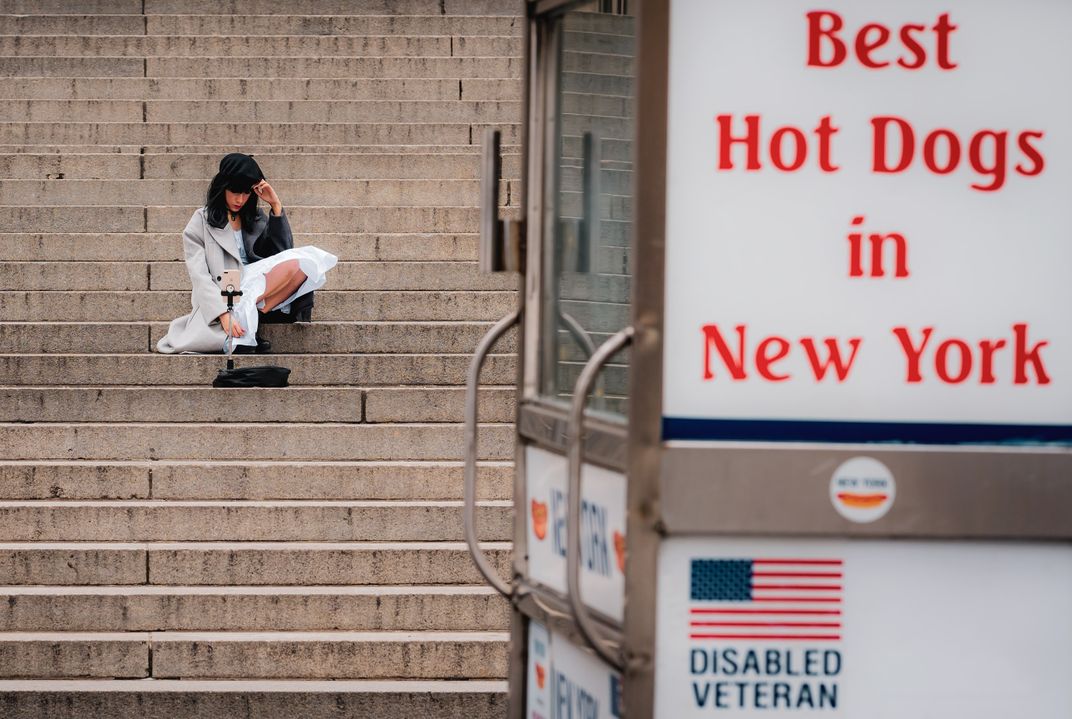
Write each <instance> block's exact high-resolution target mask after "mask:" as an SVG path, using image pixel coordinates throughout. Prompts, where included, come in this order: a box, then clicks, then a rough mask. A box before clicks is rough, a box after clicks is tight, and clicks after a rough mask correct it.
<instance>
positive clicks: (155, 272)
mask: <svg viewBox="0 0 1072 719" xmlns="http://www.w3.org/2000/svg"><path fill="white" fill-rule="evenodd" d="M24 264H25V265H33V266H34V267H35V268H36V267H37V266H38V265H41V266H43V265H45V264H49V263H24ZM64 264H65V266H66V267H67V268H68V269H67V272H68V273H69V274H71V275H74V274H75V272H76V271H79V270H77V268H76V266H77V265H79V264H83V263H73V262H68V263H64ZM85 264H86V266H87V271H88V269H90V268H89V266H88V263H85ZM93 264H94V265H101V266H102V267H103V266H105V265H106V264H107V265H110V264H112V263H93ZM115 264H125V265H132V266H134V267H138V268H140V269H143V270H144V267H145V265H143V264H141V263H136V262H128V263H115ZM8 266H9V263H0V283H5V282H6V281H7V280H8V277H9V273H8V271H7V269H6V268H7V267H8ZM148 267H149V273H148V275H149V286H148V289H151V290H188V289H189V288H190V275H189V272H188V271H187V269H186V264H185V263H181V262H151V263H149V264H148ZM26 269H27V270H30V269H31V268H30V267H26ZM113 271H114V272H115V273H116V275H117V280H118V281H120V282H121V283H122V282H126V281H128V280H131V279H133V278H132V277H130V278H127V277H126V276H125V275H122V274H121V273H120V271H119V270H118V269H116V270H113ZM14 274H15V273H14V272H11V275H12V276H11V281H12V283H15V282H17V281H18V280H17V278H16V277H14ZM142 279H143V281H144V279H145V278H144V277H143V278H142ZM25 281H26V282H30V281H36V280H31V279H30V278H26V280H25ZM328 283H329V284H328V286H329V287H332V288H335V289H342V288H346V289H355V290H499V291H503V290H510V289H513V288H515V287H517V277H516V276H511V275H508V274H498V273H497V274H485V273H481V272H480V271H479V266H478V265H477V263H476V262H339V263H338V264H337V265H335V267H334V269H332V270H331V271H330V272H329V274H328ZM8 286H10V285H8ZM50 286H51V287H52V288H53V289H64V288H63V287H62V285H54V284H53V285H50ZM11 289H21V288H19V287H11ZM27 289H43V288H38V287H33V288H27ZM87 289H88V288H87ZM93 289H98V288H93ZM99 289H113V288H112V287H100V288H99ZM114 289H146V288H145V286H144V285H143V286H142V287H138V288H134V287H115V288H114Z"/></svg>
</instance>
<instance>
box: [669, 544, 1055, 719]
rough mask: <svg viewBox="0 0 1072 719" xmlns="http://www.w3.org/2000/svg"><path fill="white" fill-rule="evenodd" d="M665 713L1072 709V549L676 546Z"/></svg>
mask: <svg viewBox="0 0 1072 719" xmlns="http://www.w3.org/2000/svg"><path fill="white" fill-rule="evenodd" d="M659 567H660V572H659V586H658V608H657V626H656V656H657V657H658V661H657V662H656V675H655V681H656V684H655V704H656V712H655V716H656V717H658V718H659V719H688V718H689V717H708V716H712V715H716V716H726V717H753V716H754V717H761V716H762V717H772V718H773V717H781V716H785V717H790V716H792V717H798V718H799V717H806V716H822V717H845V718H846V719H907V718H909V717H911V719H951V718H952V717H971V719H1007V718H1008V717H1030V719H1067V718H1068V717H1072V682H1070V681H1069V677H1072V612H1069V607H1072V548H1069V547H1068V546H1061V545H1042V546H1040V545H1027V544H1012V543H1007V542H1006V543H983V542H978V543H969V542H923V541H902V542H890V541H885V542H880V541H870V540H869V541H848V540H792V541H786V540H763V539H740V540H736V539H722V538H683V539H669V540H666V541H664V542H663V543H662V545H661V549H660V556H659Z"/></svg>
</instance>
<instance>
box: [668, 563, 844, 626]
mask: <svg viewBox="0 0 1072 719" xmlns="http://www.w3.org/2000/svg"><path fill="white" fill-rule="evenodd" d="M690 574H691V576H690V585H691V586H690V593H689V597H690V604H689V639H722V640H742V641H744V640H775V641H807V642H822V641H832V642H836V641H840V640H841V633H842V628H841V598H842V584H843V582H842V580H843V578H844V575H843V573H842V560H840V559H777V558H776V559H693V560H692V571H691V573H690Z"/></svg>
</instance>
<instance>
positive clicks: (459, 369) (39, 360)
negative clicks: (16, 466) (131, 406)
mask: <svg viewBox="0 0 1072 719" xmlns="http://www.w3.org/2000/svg"><path fill="white" fill-rule="evenodd" d="M470 359H471V355H469V354H458V355H444V354H434V355H433V354H428V355H405V354H390V355H356V356H348V355H340V354H336V355H328V354H302V355H286V354H271V355H260V356H248V357H247V356H240V357H238V358H237V359H236V360H235V364H236V365H237V366H239V367H243V366H247V365H257V364H264V362H265V361H266V360H268V361H270V362H272V363H273V364H277V365H281V366H283V367H288V368H290V370H291V374H290V378H289V379H290V384H291V385H294V386H324V385H351V386H352V385H357V386H373V385H429V384H432V385H462V384H465V376H466V371H467V370H468V367H469V361H470ZM223 366H224V358H223V357H222V356H221V355H161V354H155V353H154V354H144V355H134V354H114V355H92V354H68V355H60V354H55V355H48V354H38V355H0V376H3V377H4V378H5V381H6V382H7V384H9V385H90V386H94V387H95V386H112V385H122V386H128V385H132V386H153V385H183V386H189V385H209V384H211V383H212V380H213V379H214V378H215V377H216V374H217V373H218V372H219V370H220V369H221V368H222V367H223ZM481 380H482V381H483V382H484V383H485V384H490V385H509V384H512V383H513V382H515V381H516V380H517V376H516V369H515V362H514V357H513V356H512V355H504V354H494V355H491V356H489V357H488V361H487V362H486V363H485V364H484V371H483V373H482V374H481ZM571 386H572V385H571ZM459 446H460V445H459ZM142 456H143V457H144V456H146V455H142ZM396 459H398V458H396Z"/></svg>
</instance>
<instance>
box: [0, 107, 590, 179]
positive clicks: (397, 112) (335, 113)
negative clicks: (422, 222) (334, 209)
mask: <svg viewBox="0 0 1072 719" xmlns="http://www.w3.org/2000/svg"><path fill="white" fill-rule="evenodd" d="M607 109H611V108H607ZM142 117H145V119H146V121H148V122H175V121H176V120H179V121H182V122H187V123H190V122H197V123H203V122H219V121H220V120H223V119H228V120H230V121H232V122H287V123H291V122H302V121H303V120H308V118H313V117H315V118H319V119H321V120H322V121H323V122H407V121H409V120H411V119H413V118H421V121H422V122H518V121H519V119H520V117H521V109H520V104H519V103H516V102H471V101H463V100H458V99H453V100H441V101H435V100H433V101H412V100H410V101H400V102H391V101H384V100H366V101H330V100H193V101H185V100H149V101H138V100H12V101H10V102H6V103H4V105H3V108H0V121H3V122H65V121H67V120H69V119H71V118H78V119H79V120H81V121H85V122H141V120H142ZM217 162H218V158H217ZM212 169H213V170H215V167H213V168H212ZM265 169H267V168H265ZM212 174H214V173H209V175H208V177H211V176H212ZM272 176H273V177H280V176H281V175H280V173H279V172H278V171H277V172H274V173H272ZM351 176H353V175H351ZM135 177H137V175H135ZM312 177H317V178H320V177H325V176H324V175H312Z"/></svg>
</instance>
